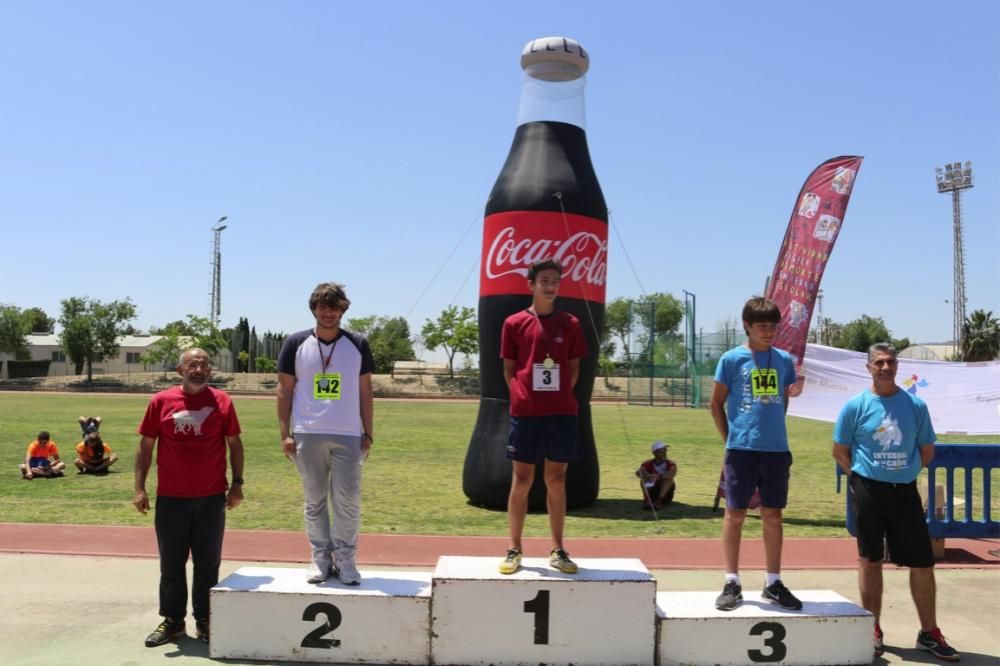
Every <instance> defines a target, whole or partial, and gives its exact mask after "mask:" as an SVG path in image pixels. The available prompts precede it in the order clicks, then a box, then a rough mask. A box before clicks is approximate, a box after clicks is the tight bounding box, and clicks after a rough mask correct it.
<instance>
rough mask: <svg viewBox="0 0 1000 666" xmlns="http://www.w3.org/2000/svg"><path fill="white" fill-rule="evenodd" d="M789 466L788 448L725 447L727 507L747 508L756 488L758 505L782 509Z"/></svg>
mask: <svg viewBox="0 0 1000 666" xmlns="http://www.w3.org/2000/svg"><path fill="white" fill-rule="evenodd" d="M791 466H792V452H791V451H746V450H743V449H726V459H725V470H726V506H728V507H729V508H730V509H746V508H747V507H748V506H750V498H751V497H753V491H754V490H758V489H759V490H760V505H761V506H763V507H767V508H769V509H784V508H785V504H787V503H788V477H789V476H790V474H791V472H790V471H789V470H790V468H791Z"/></svg>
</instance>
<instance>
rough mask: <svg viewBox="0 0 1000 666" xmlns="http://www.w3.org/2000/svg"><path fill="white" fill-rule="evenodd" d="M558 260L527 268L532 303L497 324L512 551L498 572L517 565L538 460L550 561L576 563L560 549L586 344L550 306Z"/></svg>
mask: <svg viewBox="0 0 1000 666" xmlns="http://www.w3.org/2000/svg"><path fill="white" fill-rule="evenodd" d="M561 277H562V265H561V264H560V263H559V262H558V261H556V260H555V259H543V260H542V261H538V262H536V263H534V264H533V265H532V266H531V268H530V269H529V270H528V289H529V290H530V291H531V299H532V300H531V307H529V308H528V309H527V310H522V311H521V312H518V313H515V314H513V315H511V316H510V317H508V318H507V320H506V321H505V322H504V324H503V331H502V333H501V337H500V355H501V356H502V357H503V374H504V380H505V381H506V382H507V387H508V388H509V389H510V437H509V440H508V445H507V457H508V458H510V460H511V461H512V463H513V466H514V474H513V479H512V481H511V487H510V496H509V497H508V499H507V520H508V523H509V525H510V543H511V546H510V549H508V550H507V556H506V557H505V558H504V560H503V562H501V563H500V573H502V574H512V573H514V572H516V571H517V570H518V569H520V568H521V555H522V547H521V533H522V532H523V531H524V519H525V515H526V514H527V512H528V492H529V491H530V490H531V485H532V482H533V481H534V480H535V465H536V464H538V463H540V462H542V461H543V459H544V465H545V488H546V506H547V508H548V511H549V527H550V529H551V531H552V546H553V547H552V552H551V553H550V555H549V564H550V565H551V566H552V567H553V568H555V569H558V570H559V571H562V572H563V573H576V570H577V567H576V564H575V563H574V562H573V561H572V560H571V559H570V558H569V554H568V553H567V552H566V550H565V549H564V548H563V525H564V523H565V521H566V467H567V466H568V465H569V463H570V462H573V461H574V460H575V459H576V457H577V451H576V448H577V447H576V438H577V426H576V413H577V404H576V396H574V395H573V387H574V386H575V385H576V380H577V379H578V377H579V375H580V358H581V357H583V356H586V355H587V343H586V341H585V340H584V337H583V329H582V328H581V327H580V322H579V320H578V319H577V318H576V317H574V316H573V315H571V314H569V313H566V312H560V311H558V310H556V296H557V295H558V294H559V280H560V279H561Z"/></svg>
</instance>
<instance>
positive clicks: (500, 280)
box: [479, 210, 608, 303]
mask: <svg viewBox="0 0 1000 666" xmlns="http://www.w3.org/2000/svg"><path fill="white" fill-rule="evenodd" d="M547 257H551V258H553V259H556V260H557V261H559V262H560V263H561V264H562V266H563V274H562V282H561V284H560V286H559V295H560V296H563V297H567V298H581V299H584V300H588V301H594V302H596V303H604V292H605V281H606V279H607V274H608V225H607V224H606V223H604V222H602V221H601V220H596V219H594V218H592V217H586V216H583V215H574V214H570V213H566V214H563V213H561V212H558V213H556V212H548V211H520V210H519V211H508V212H504V213H495V214H493V215H490V216H488V217H487V218H486V220H485V221H484V223H483V257H482V261H481V262H480V269H479V296H480V297H482V296H499V295H506V294H528V293H530V292H529V291H528V269H529V268H530V267H531V264H533V263H535V262H536V261H540V260H542V259H545V258H547Z"/></svg>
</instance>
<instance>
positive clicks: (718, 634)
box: [209, 556, 874, 666]
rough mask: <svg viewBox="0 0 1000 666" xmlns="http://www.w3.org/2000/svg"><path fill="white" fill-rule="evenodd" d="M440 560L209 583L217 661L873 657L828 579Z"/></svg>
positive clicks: (501, 665) (501, 663)
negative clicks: (683, 576)
mask: <svg viewBox="0 0 1000 666" xmlns="http://www.w3.org/2000/svg"><path fill="white" fill-rule="evenodd" d="M499 562H500V558H499V557H495V558H494V557H490V558H486V557H454V556H445V557H441V558H439V560H438V563H437V567H436V568H435V570H434V573H433V574H427V573H410V572H401V571H392V572H388V571H362V576H363V581H362V584H361V585H360V586H356V587H349V586H346V585H342V584H341V583H340V582H339V581H337V580H336V579H335V578H331V579H330V580H328V581H326V582H325V583H322V584H320V585H310V584H308V583H306V582H305V569H304V568H298V569H290V568H271V567H242V568H240V569H239V570H237V571H236V572H235V573H233V574H232V575H230V576H228V577H227V578H226V579H225V580H223V581H221V582H220V583H219V584H218V585H217V586H216V587H214V588H213V589H212V592H211V612H212V618H211V626H212V638H211V643H210V645H209V654H210V656H211V657H212V658H213V659H258V660H264V661H275V660H280V661H301V662H316V663H324V662H325V663H336V664H353V663H365V664H434V665H435V666H460V665H461V666H473V665H483V666H487V665H494V666H506V665H510V666H513V665H521V664H523V665H528V664H531V665H537V664H546V665H547V666H554V665H556V664H573V665H574V666H584V665H595V666H596V665H598V664H599V665H602V666H604V665H607V666H610V665H623V666H624V665H632V664H644V665H645V664H650V665H652V664H662V665H664V666H666V665H668V664H690V665H700V664H705V665H709V664H711V665H715V664H720V665H721V664H789V665H791V664H803V665H805V664H809V665H818V664H844V665H846V664H870V663H871V661H872V631H873V628H874V619H873V617H872V615H871V614H870V613H868V612H867V611H865V610H863V609H862V608H860V607H859V606H857V605H856V604H854V603H852V602H850V601H849V600H847V599H845V598H844V597H841V596H840V595H838V594H836V593H834V592H831V591H828V590H811V591H810V590H806V591H801V592H797V595H798V596H799V598H800V599H802V602H803V608H802V610H801V611H787V610H784V609H782V608H780V607H778V606H774V605H772V604H769V603H766V602H764V601H762V600H759V599H756V598H754V594H753V590H748V589H745V590H744V597H745V599H746V600H745V601H744V603H743V605H742V606H741V607H739V608H737V609H736V610H733V611H729V612H723V611H718V610H716V609H715V597H716V595H717V594H718V591H713V592H708V591H705V592H670V591H661V592H657V589H656V579H655V578H653V576H652V575H651V574H650V573H649V571H648V570H647V569H646V567H645V566H644V565H643V564H642V562H641V561H639V560H637V559H604V558H602V559H587V558H581V559H578V560H577V564H578V566H579V568H580V570H579V572H578V573H576V574H572V575H569V574H563V573H560V572H558V571H556V570H554V569H552V568H550V567H549V565H548V560H547V559H542V558H537V559H536V558H525V559H524V560H523V561H522V568H521V570H520V571H518V572H517V573H515V574H513V575H510V576H504V575H501V574H500V573H498V572H497V565H498V564H499Z"/></svg>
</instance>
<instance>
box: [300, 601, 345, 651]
mask: <svg viewBox="0 0 1000 666" xmlns="http://www.w3.org/2000/svg"><path fill="white" fill-rule="evenodd" d="M319 615H325V616H326V622H324V623H323V624H321V625H319V626H318V627H316V628H315V629H313V630H312V631H310V632H309V633H308V634H306V635H305V638H303V639H302V643H301V646H302V647H309V648H320V649H323V650H329V649H330V648H335V647H340V641H339V640H338V639H336V638H333V637H332V634H333V630H334V629H336V628H337V627H339V626H340V622H341V620H343V616H341V614H340V609H339V608H337V607H336V606H334V605H333V604H327V603H323V602H318V603H315V604H309V605H308V606H306V609H305V611H304V612H303V613H302V621H303V622H312V621H313V620H315V619H316V617H317V616H319ZM326 634H331V637H330V638H323V636H325V635H326Z"/></svg>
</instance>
